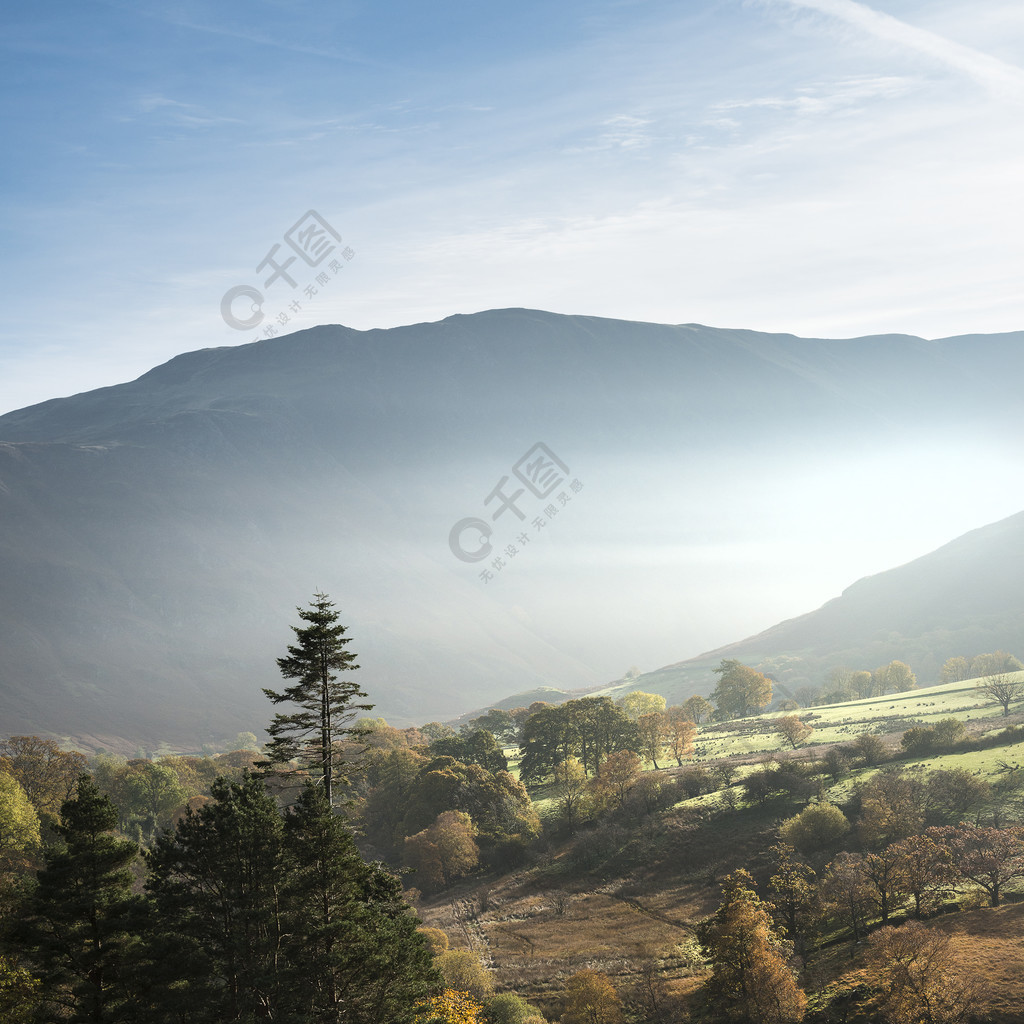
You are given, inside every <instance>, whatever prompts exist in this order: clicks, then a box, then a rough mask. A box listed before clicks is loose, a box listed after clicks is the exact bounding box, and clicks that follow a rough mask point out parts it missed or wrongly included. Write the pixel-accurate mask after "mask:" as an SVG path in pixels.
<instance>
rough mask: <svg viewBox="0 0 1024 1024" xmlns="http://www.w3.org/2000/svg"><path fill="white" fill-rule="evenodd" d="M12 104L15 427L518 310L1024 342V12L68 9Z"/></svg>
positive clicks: (891, 3)
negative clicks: (228, 373) (253, 354)
mask: <svg viewBox="0 0 1024 1024" xmlns="http://www.w3.org/2000/svg"><path fill="white" fill-rule="evenodd" d="M0 86H2V87H0V119H2V124H3V129H4V139H5V146H4V159H3V161H2V162H0V222H2V225H3V236H4V240H5V244H4V245H3V247H2V250H0V281H2V282H3V286H2V287H3V291H4V301H3V309H4V314H5V315H4V317H3V319H2V323H0V412H4V411H9V410H11V409H15V408H21V407H24V406H27V405H30V404H33V403H35V402H39V401H42V400H45V399H48V398H52V397H58V396H63V395H68V394H73V393H76V392H79V391H85V390H90V389H92V388H96V387H100V386H104V385H108V384H114V383H119V382H121V381H125V380H130V379H133V378H135V377H137V376H139V375H140V374H141V373H143V372H145V371H146V370H147V369H149V368H150V367H152V366H154V365H157V364H159V363H161V362H164V361H166V360H167V359H169V358H170V357H172V356H173V355H175V354H177V353H179V352H183V351H190V350H194V349H199V348H206V347H212V346H223V345H236V344H241V343H245V342H249V341H253V340H257V339H258V338H261V337H264V336H267V334H268V332H271V331H277V332H278V333H279V334H285V333H288V332H290V331H292V330H295V329H300V328H304V327H309V326H312V325H314V324H317V323H342V324H345V325H347V326H350V327H356V328H360V329H367V328H373V327H390V326H396V325H400V324H407V323H416V322H421V321H426V320H438V319H441V318H443V317H445V316H449V315H451V314H454V313H467V312H475V311H478V310H482V309H488V308H501V307H510V306H523V307H534V308H541V309H549V310H554V311H556V312H563V313H586V314H590V315H599V316H608V317H619V318H624V319H632V320H648V321H658V322H666V323H703V324H709V325H711V326H717V327H745V328H751V329H755V330H764V331H784V332H792V333H795V334H801V335H805V336H813V337H853V336H859V335H863V334H871V333H893V332H897V333H908V334H915V335H919V336H922V337H947V336H951V335H957V334H964V333H974V332H998V331H1011V330H1019V329H1022V328H1024V289H1022V287H1021V286H1022V283H1024V255H1022V243H1021V239H1022V238H1024V231H1022V228H1024V201H1022V200H1021V197H1020V187H1021V181H1022V180H1024V132H1021V130H1020V124H1021V123H1022V120H1024V8H1022V7H1021V5H1020V4H1019V3H1016V2H1002V0H971V2H970V3H967V2H949V0H878V2H874V3H871V4H868V3H860V2H856V0H706V2H704V0H695V2H687V3H678V2H672V3H670V2H658V0H647V2H644V0H610V2H603V0H587V2H585V3H584V2H577V0H562V2H560V3H558V4H550V3H544V4H540V3H534V2H529V0H527V2H521V3H518V4H516V5H514V6H513V5H510V4H480V3H465V2H461V0H453V2H446V3H444V4H439V5H438V4H433V5H426V4H421V3H389V2H383V3H381V2H377V3H369V2H366V3H363V2H355V0H337V2H330V3H327V2H311V0H306V2H304V0H298V2H294V0H288V2H287V3H285V2H273V0H251V2H247V3H244V4H243V3H238V2H235V0H222V2H218V3H216V4H214V3H209V2H207V3H200V2H197V0H175V2H169V0H150V2H144V3H128V2H118V0H107V2H96V0H85V2H76V3H73V4H72V3H68V2H64V0H58V2H56V3H52V4H47V5H19V6H18V7H16V8H14V7H12V6H11V5H8V6H7V10H6V13H5V15H4V18H3V24H2V32H0ZM309 227H312V228H313V233H312V234H304V231H305V229H306V228H309ZM317 232H320V234H317ZM289 238H291V240H292V243H294V244H291V246H290V243H289ZM310 238H312V239H313V240H314V241H317V240H318V239H321V238H322V239H325V240H326V241H327V242H328V243H330V246H331V247H332V248H330V252H329V256H328V257H327V258H324V259H323V260H322V262H317V261H318V260H320V258H321V255H322V253H323V251H324V250H323V249H319V250H316V251H312V252H311V251H308V250H307V251H305V252H303V250H302V245H304V244H306V243H307V242H308V240H309V239H310ZM296 239H300V241H299V242H295V240H296ZM303 239H305V241H303ZM324 248H327V247H326V246H325V247H324ZM296 254H297V255H296ZM268 257H269V258H270V259H271V261H272V262H271V263H264V260H266V259H267V258H268ZM300 257H301V258H300ZM288 259H292V263H288V262H287V260H288ZM261 263H263V267H262V269H260V266H259V265H260V264H261ZM275 263H276V264H277V265H278V266H284V267H285V274H286V275H287V277H285V276H281V275H279V276H277V277H276V278H275V277H274V274H275V270H274V264H275ZM318 276H319V280H317V278H318ZM268 281H269V282H270V283H269V284H267V282H268ZM291 282H294V284H292V283H291ZM233 289H242V291H232V290H233ZM246 289H248V290H253V291H255V292H256V293H257V294H258V296H260V297H259V298H254V297H253V295H252V294H251V293H250V292H249V291H246ZM226 296H227V297H228V298H227V303H226V306H225V305H224V304H225V297H226ZM225 313H226V315H225ZM260 316H262V320H260V322H259V323H257V324H255V325H254V326H252V327H241V326H239V325H240V324H242V322H243V321H246V320H256V319H259V317H260ZM229 319H231V320H233V321H234V326H233V325H231V324H229V322H228V320H229Z"/></svg>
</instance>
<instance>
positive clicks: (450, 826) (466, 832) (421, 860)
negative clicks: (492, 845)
mask: <svg viewBox="0 0 1024 1024" xmlns="http://www.w3.org/2000/svg"><path fill="white" fill-rule="evenodd" d="M475 837H476V828H475V827H474V825H473V820H472V818H470V816H469V815H468V814H465V813H463V812H462V811H444V812H442V813H441V814H439V815H438V816H437V819H436V820H435V821H434V823H433V824H432V825H430V826H428V827H427V828H425V829H424V830H423V831H422V832H417V833H416V835H414V836H408V837H407V838H406V840H405V862H406V864H407V865H408V866H409V867H411V868H414V869H415V870H416V872H417V878H418V879H422V881H423V883H424V884H426V885H427V886H429V887H430V888H433V889H437V888H441V887H442V886H448V885H451V884H452V882H454V881H455V880H456V879H457V878H462V877H463V876H464V875H467V874H469V872H470V871H472V870H473V869H474V868H475V867H476V866H477V863H478V862H479V860H480V851H479V849H478V848H477V845H476V838H475Z"/></svg>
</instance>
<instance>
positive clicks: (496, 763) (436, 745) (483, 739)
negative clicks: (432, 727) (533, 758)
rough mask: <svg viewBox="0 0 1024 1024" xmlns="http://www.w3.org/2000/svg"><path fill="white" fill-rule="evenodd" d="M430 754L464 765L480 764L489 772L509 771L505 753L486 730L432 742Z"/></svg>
mask: <svg viewBox="0 0 1024 1024" xmlns="http://www.w3.org/2000/svg"><path fill="white" fill-rule="evenodd" d="M430 753H431V754H433V755H434V757H454V758H455V760H456V761H461V762H462V763H463V764H478V765H480V766H481V767H483V768H486V769H487V770H488V771H489V772H499V771H501V772H505V771H508V759H507V758H506V757H505V752H504V751H503V750H502V749H501V747H499V746H498V742H497V740H496V739H495V738H494V734H493V733H490V732H488V731H487V730H486V729H474V730H473V731H472V732H467V733H463V734H461V735H459V736H445V737H442V738H441V739H437V740H432V741H431V744H430Z"/></svg>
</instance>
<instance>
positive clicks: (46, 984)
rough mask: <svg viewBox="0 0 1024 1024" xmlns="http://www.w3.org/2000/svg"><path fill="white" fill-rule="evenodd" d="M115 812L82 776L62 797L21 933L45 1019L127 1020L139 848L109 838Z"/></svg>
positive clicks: (129, 1015)
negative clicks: (134, 869)
mask: <svg viewBox="0 0 1024 1024" xmlns="http://www.w3.org/2000/svg"><path fill="white" fill-rule="evenodd" d="M116 827H117V812H116V811H115V810H114V807H113V805H112V804H111V803H110V800H109V799H108V798H107V797H106V796H105V795H104V794H102V793H101V792H100V791H99V789H97V787H96V786H95V784H94V783H93V782H92V780H91V779H90V778H89V776H88V775H82V776H80V778H79V780H78V784H77V788H76V794H75V798H74V799H72V800H65V801H64V803H63V805H62V806H61V809H60V822H59V824H57V825H56V826H55V829H54V830H55V832H56V833H57V835H58V837H59V841H58V842H57V843H56V844H55V845H53V846H51V847H50V848H49V849H48V850H47V851H46V867H45V868H44V869H43V870H42V871H41V872H40V873H39V884H38V887H37V889H36V891H35V894H34V896H33V898H32V901H31V903H30V908H29V916H28V919H27V921H26V922H25V925H24V928H23V930H22V932H21V937H22V940H23V942H24V948H25V949H26V951H28V952H29V954H30V956H31V959H32V961H33V962H34V964H35V965H36V967H37V968H38V972H39V977H40V979H41V982H42V992H41V995H42V1002H43V1007H44V1010H45V1012H46V1014H47V1017H46V1019H49V1020H59V1019H64V1018H67V1017H69V1018H70V1019H71V1020H78V1021H92V1022H96V1024H101V1022H121V1021H128V1020H130V1019H132V1014H133V1006H132V999H131V994H130V992H129V989H128V984H127V979H128V975H129V973H130V970H131V967H132V964H133V963H134V962H135V960H136V958H137V947H138V937H137V935H136V934H135V931H134V929H133V927H132V925H131V920H132V915H133V911H134V908H135V906H136V904H137V902H138V901H137V899H136V897H134V896H133V895H132V870H131V868H132V864H133V862H134V861H136V859H137V858H138V855H139V850H138V847H137V846H136V845H135V844H134V843H131V842H128V841H127V840H125V839H120V838H118V837H117V836H116V835H114V834H113V833H114V830H115V828H116Z"/></svg>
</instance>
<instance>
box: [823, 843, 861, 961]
mask: <svg viewBox="0 0 1024 1024" xmlns="http://www.w3.org/2000/svg"><path fill="white" fill-rule="evenodd" d="M820 892H821V900H822V904H823V905H824V907H825V909H826V910H827V911H829V912H830V913H832V914H834V915H835V916H837V917H838V918H839V919H840V920H842V921H844V922H845V923H846V924H848V925H849V926H850V931H851V932H852V935H853V941H854V942H855V943H856V942H858V941H859V940H860V937H861V936H862V935H863V934H864V931H865V928H866V924H867V919H868V915H869V914H870V912H871V909H872V902H873V901H872V898H871V889H870V886H869V883H868V880H867V878H865V876H864V862H863V858H862V857H861V856H860V855H859V854H856V853H848V852H845V851H844V852H843V853H840V854H838V855H837V856H836V858H835V859H834V860H833V861H832V862H831V863H830V864H829V865H828V867H827V868H826V869H825V874H824V875H823V877H822V880H821V890H820Z"/></svg>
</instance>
